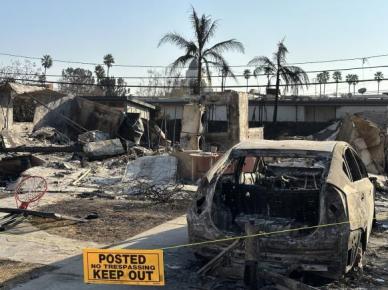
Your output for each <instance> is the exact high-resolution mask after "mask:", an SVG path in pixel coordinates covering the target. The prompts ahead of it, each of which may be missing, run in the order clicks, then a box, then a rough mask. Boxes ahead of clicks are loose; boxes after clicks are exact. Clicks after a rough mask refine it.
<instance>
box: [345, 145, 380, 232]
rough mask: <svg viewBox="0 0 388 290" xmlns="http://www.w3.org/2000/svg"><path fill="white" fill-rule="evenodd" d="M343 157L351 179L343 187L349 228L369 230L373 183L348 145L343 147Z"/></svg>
mask: <svg viewBox="0 0 388 290" xmlns="http://www.w3.org/2000/svg"><path fill="white" fill-rule="evenodd" d="M343 159H344V170H346V171H347V175H348V178H349V179H350V181H351V182H350V183H348V185H347V187H346V189H345V191H346V197H347V205H348V213H349V222H350V229H351V230H355V229H360V228H361V229H368V231H370V226H371V221H370V217H371V214H372V217H373V185H372V184H371V182H370V180H369V178H368V174H367V173H366V170H365V168H364V166H363V164H362V162H361V161H360V160H358V159H359V157H358V155H357V154H356V153H355V152H354V151H353V150H352V149H351V148H350V147H347V148H346V149H345V151H344V155H343ZM371 201H372V203H371ZM371 207H372V212H371Z"/></svg>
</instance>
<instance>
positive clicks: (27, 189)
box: [15, 176, 47, 209]
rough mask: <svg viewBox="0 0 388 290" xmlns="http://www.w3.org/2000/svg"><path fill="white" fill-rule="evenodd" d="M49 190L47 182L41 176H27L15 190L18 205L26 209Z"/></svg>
mask: <svg viewBox="0 0 388 290" xmlns="http://www.w3.org/2000/svg"><path fill="white" fill-rule="evenodd" d="M46 191H47V182H46V179H44V178H43V177H41V176H26V177H24V178H23V179H22V181H20V182H19V184H18V186H17V187H16V190H15V200H16V207H18V208H21V209H26V208H27V207H28V206H29V205H30V204H32V203H36V202H38V201H39V200H40V199H41V198H42V196H43V195H44V194H45V193H46Z"/></svg>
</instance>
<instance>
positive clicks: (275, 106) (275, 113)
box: [272, 68, 280, 124]
mask: <svg viewBox="0 0 388 290" xmlns="http://www.w3.org/2000/svg"><path fill="white" fill-rule="evenodd" d="M279 85H280V73H279V68H278V70H277V72H276V87H275V105H274V108H273V120H272V121H273V123H275V124H276V122H277V120H278V102H279V93H280V92H279V88H280V86H279Z"/></svg>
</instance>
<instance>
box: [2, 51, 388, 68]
mask: <svg viewBox="0 0 388 290" xmlns="http://www.w3.org/2000/svg"><path fill="white" fill-rule="evenodd" d="M0 55H3V56H9V57H18V58H26V59H34V60H41V57H36V56H26V55H19V54H11V53H4V52H0ZM386 56H388V54H379V55H371V56H364V57H354V58H339V59H331V60H317V61H305V62H294V63H290V65H303V64H317V63H332V62H344V61H354V60H364V59H371V58H380V57H386ZM53 61H54V62H60V63H71V64H83V65H94V66H96V65H103V64H102V63H95V62H83V61H73V60H61V59H53ZM112 66H115V67H132V68H169V67H170V66H169V65H140V64H112ZM213 67H214V66H213ZM230 67H255V65H248V64H246V65H230ZM182 68H187V66H184V67H182Z"/></svg>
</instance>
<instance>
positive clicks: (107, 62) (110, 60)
mask: <svg viewBox="0 0 388 290" xmlns="http://www.w3.org/2000/svg"><path fill="white" fill-rule="evenodd" d="M114 63H115V60H114V58H113V56H112V55H111V54H110V53H108V54H107V55H105V56H104V64H105V65H106V76H107V77H109V69H110V68H111V66H112V64H114Z"/></svg>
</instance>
